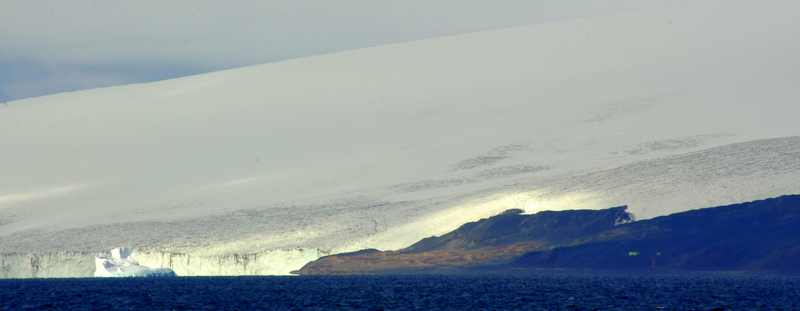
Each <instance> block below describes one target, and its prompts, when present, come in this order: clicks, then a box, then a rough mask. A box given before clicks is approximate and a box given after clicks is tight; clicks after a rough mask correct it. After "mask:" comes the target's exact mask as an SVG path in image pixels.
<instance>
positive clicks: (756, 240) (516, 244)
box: [294, 195, 800, 275]
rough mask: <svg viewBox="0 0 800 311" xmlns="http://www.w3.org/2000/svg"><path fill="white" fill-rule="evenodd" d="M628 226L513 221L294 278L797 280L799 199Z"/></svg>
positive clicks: (614, 219) (577, 216) (575, 215)
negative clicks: (673, 275)
mask: <svg viewBox="0 0 800 311" xmlns="http://www.w3.org/2000/svg"><path fill="white" fill-rule="evenodd" d="M632 220H633V215H631V214H629V213H626V212H625V207H617V208H611V209H606V210H600V211H588V210H573V211H559V212H552V211H546V212H540V213H537V214H535V215H520V214H519V211H510V212H506V213H503V214H501V215H497V216H494V217H491V218H488V219H483V220H480V221H478V222H474V223H468V224H465V225H464V226H462V227H460V228H458V229H457V230H455V231H453V232H450V233H448V234H445V235H443V236H440V237H431V238H427V239H423V240H421V241H419V242H418V243H416V244H414V245H412V246H410V247H408V248H405V249H402V250H399V251H391V252H378V251H375V250H372V251H362V252H357V253H350V254H339V255H332V256H327V257H323V258H320V259H319V260H317V261H314V262H311V263H309V264H307V265H306V266H305V267H303V269H300V270H298V271H295V272H294V273H296V274H301V275H306V274H377V273H409V272H414V273H420V272H426V271H427V272H431V271H433V270H440V271H441V270H442V269H449V270H452V269H461V270H464V271H466V272H469V271H476V270H477V269H479V270H486V269H491V270H509V271H511V269H578V270H622V271H629V272H642V271H648V272H649V271H653V270H654V269H655V270H656V271H704V272H721V271H726V272H730V271H746V272H759V273H760V272H769V273H798V272H800V245H798V242H797V241H800V195H790V196H783V197H779V198H774V199H767V200H761V201H754V202H748V203H742V204H735V205H728V206H722V207H716V208H706V209H699V210H692V211H688V212H683V213H677V214H672V215H669V216H662V217H657V218H653V219H649V220H643V221H637V222H632ZM514 271H516V270H514Z"/></svg>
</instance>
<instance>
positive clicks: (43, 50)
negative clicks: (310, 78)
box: [0, 0, 696, 97]
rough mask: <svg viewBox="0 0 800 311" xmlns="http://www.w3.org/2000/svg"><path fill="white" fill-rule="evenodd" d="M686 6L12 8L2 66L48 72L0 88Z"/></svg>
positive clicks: (453, 2) (229, 64) (68, 4)
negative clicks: (129, 67) (136, 67)
mask: <svg viewBox="0 0 800 311" xmlns="http://www.w3.org/2000/svg"><path fill="white" fill-rule="evenodd" d="M687 2H696V1H692V0H670V1H666V0H665V1H648V2H645V1H639V0H636V1H632V0H617V1H608V0H600V1H562V0H545V1H528V0H508V1H502V2H496V1H475V0H440V1H428V0H406V1H387V0H375V1H350V0H315V1H288V0H287V1H237V2H223V1H202V0H201V1H186V0H179V1H152V0H145V1H99V0H98V1H91V0H89V1H87V0H76V1H54V0H48V1H7V2H4V3H3V7H4V8H3V10H0V66H17V67H19V65H20V64H23V65H25V64H33V66H34V67H35V68H34V69H33V70H37V68H39V69H41V68H44V70H45V71H46V73H45V74H43V75H41V77H40V78H38V79H32V78H31V77H33V76H30V75H28V76H26V75H20V76H11V75H10V74H8V73H0V75H3V76H0V81H4V82H2V83H4V84H3V85H0V88H1V89H4V90H5V91H6V93H8V94H10V95H12V96H15V95H13V94H33V93H36V92H34V91H32V90H33V89H36V88H37V87H34V86H32V85H33V84H36V83H39V84H59V83H60V84H64V83H67V84H69V83H72V84H70V85H67V84H64V85H62V86H61V87H49V88H50V89H54V90H57V89H79V88H88V87H97V86H105V85H109V84H113V83H117V84H120V83H132V82H145V81H146V80H147V79H145V78H144V77H142V76H139V75H144V76H152V74H148V73H143V72H139V73H135V74H130V73H123V72H118V73H111V72H112V71H114V70H117V69H120V70H123V69H125V68H124V67H126V66H125V64H147V65H145V66H144V67H151V68H158V67H160V66H161V65H164V64H172V65H169V66H167V67H176V68H182V69H180V70H178V71H176V72H174V73H173V74H168V75H161V76H162V77H167V78H171V77H177V76H180V75H181V74H194V73H201V72H208V71H214V70H220V69H226V68H233V67H239V66H246V65H253V64H259V63H265V62H272V61H278V60H284V59H290V58H297V57H305V56H311V55H318V54H323V53H331V52H337V51H342V50H348V49H356V48H362V47H369V46H376V45H383V44H390V43H397V42H403V41H410V40H419V39H426V38H432V37H439V36H446V35H454V34H461V33H468V32H475V31H484V30H491V29H498V28H506V27H513V26H521V25H529V24H535V23H543V22H550V21H557V20H564V19H570V18H578V17H586V16H592V15H602V14H612V13H617V12H624V11H630V10H640V9H647V8H652V7H658V6H665V5H675V4H683V3H687ZM20 59H23V60H26V61H24V62H20V61H19V60H20ZM155 64H157V66H156V65H155ZM36 66H38V67H36ZM187 68H189V69H187ZM98 70H99V71H100V72H101V73H102V72H105V74H101V75H100V78H99V79H100V80H99V81H102V83H101V82H98V83H93V81H94V80H95V79H98V72H97V71H98ZM93 71H94V72H93ZM89 73H91V74H93V75H87V74H89ZM156 76H157V75H156ZM9 79H11V80H14V81H8V80H9ZM19 80H23V81H19ZM36 81H38V82H36ZM150 81H153V80H150ZM24 88H27V89H28V90H27V91H23V89H24ZM38 88H39V89H41V90H42V92H44V91H45V89H47V88H48V87H42V86H39V87H38ZM20 96H22V97H26V96H30V95H20ZM15 97H18V96H15Z"/></svg>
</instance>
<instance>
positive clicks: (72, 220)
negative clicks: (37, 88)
mask: <svg viewBox="0 0 800 311" xmlns="http://www.w3.org/2000/svg"><path fill="white" fill-rule="evenodd" d="M797 12H800V2H795V1H758V2H755V1H709V2H704V3H701V4H695V5H689V6H684V7H675V8H666V9H658V10H653V11H642V12H632V13H625V14H619V15H612V16H603V17H595V18H587V19H580V20H572V21H565V22H558V23H551V24H542V25H534V26H529V27H520V28H512V29H505V30H497V31H490V32H482V33H475V34H467V35H461V36H453V37H444V38H437V39H431V40H424V41H417V42H409V43H402V44H395V45H388V46H381V47H375V48H368V49H361V50H354V51H347V52H342V53H335V54H328V55H321V56H315V57H309V58H302V59H296V60H290V61H283V62H277V63H269V64H264V65H259V66H252V67H245V68H239V69H233V70H227V71H221V72H215V73H210V74H204V75H198V76H192V77H186V78H180V79H174V80H168V81H162V82H156V83H148V84H137V85H127V86H120V87H111V88H103V89H95V90H88V91H80V92H74V93H64V94H58V95H53V96H46V97H41V98H35V99H27V100H19V101H12V102H8V103H6V104H3V105H0V253H20V254H21V253H35V254H50V253H56V252H59V251H69V252H95V251H100V250H104V249H111V248H113V247H116V246H117V245H133V246H134V247H135V248H137V249H140V250H141V251H140V254H146V253H148V252H149V253H152V254H162V255H158V256H152V257H153V258H154V259H153V260H154V261H155V260H163V258H167V257H169V258H172V256H173V255H174V256H183V257H181V258H186V263H188V262H191V261H190V260H189V257H191V256H195V258H201V257H202V258H206V259H207V258H214V256H219V258H223V257H224V258H229V257H230V256H234V258H239V257H238V256H240V255H242V256H244V255H246V254H249V255H248V256H250V257H252V258H256V257H258V256H259V254H262V255H261V257H260V258H274V257H269V256H275V254H283V253H285V254H287V255H286V257H285V258H283V257H281V258H283V259H275V260H274V261H275V262H281V263H280V265H281V266H280V267H282V268H280V269H277V270H276V269H274V267H273V268H270V267H269V265H270V262H271V261H270V260H256V261H257V262H260V263H259V265H262V266H263V267H260V268H258V269H255V268H254V269H255V270H251V271H262V272H263V271H270V272H269V273H286V272H288V271H290V270H292V269H296V268H299V266H302V264H304V263H305V262H307V261H309V260H312V259H314V258H315V257H316V256H318V255H324V254H327V253H335V252H342V251H352V250H356V249H361V248H367V247H373V248H378V249H396V248H401V247H405V246H408V245H410V244H412V243H413V242H416V241H417V240H419V239H421V238H424V237H428V236H431V235H439V234H443V233H445V232H448V231H451V230H453V229H455V228H457V227H458V226H460V225H461V224H463V223H465V222H468V221H474V220H477V219H480V218H483V217H488V216H491V215H493V214H496V213H499V212H501V211H503V210H506V209H509V208H515V207H516V208H523V209H525V210H526V211H527V212H530V213H532V212H536V211H538V210H542V209H552V210H559V209H576V208H590V209H600V208H608V207H612V206H619V205H628V206H629V211H630V212H632V213H634V214H636V215H637V217H638V218H639V219H644V218H651V217H655V216H659V215H665V214H670V213H674V212H680V211H685V210H689V209H695V208H701V207H709V206H717V205H724V204H731V203H738V202H744V201H750V200H756V199H764V198H768V197H774V196H778V195H783V194H794V193H800V178H797V176H800V175H798V173H800V122H797V118H798V116H800V101H799V100H800V87H798V86H800V40H796V38H800V20H798V19H797V18H796V16H797V14H796V13H797ZM276 252H277V253H276ZM281 252H283V253H281ZM164 254H170V255H164ZM265 254H270V255H269V256H267V255H265ZM308 254H314V255H313V256H308ZM159 256H160V257H159ZM144 257H145V256H142V258H140V260H141V261H142V264H145V265H152V266H159V265H162V264H164V263H163V262H147V261H145V258H144ZM250 257H249V258H250ZM15 258H16V257H15ZM20 258H22V257H20ZM156 258H162V259H156ZM287 258H291V259H287ZM220 260H221V259H220ZM236 260H238V259H236ZM236 260H234V263H231V265H234V264H238V265H243V266H244V265H245V264H243V263H241V262H239V263H235V261H236ZM212 261H213V259H212ZM256 261H254V262H256ZM288 261H290V263H287V262H288ZM219 262H220V263H221V262H222V261H219ZM171 263H172V260H171V259H170V260H169V263H168V264H164V266H170V264H171ZM187 269H189V270H187V271H203V270H202V269H200V268H199V267H193V268H187ZM192 269H194V270H192ZM226 269H228V268H220V270H218V271H233V270H230V269H228V270H226ZM215 271H216V270H215ZM237 271H239V270H237ZM275 271H277V272H275ZM176 272H177V273H178V274H180V275H190V274H191V273H192V272H189V274H184V272H181V271H179V270H177V269H176ZM6 274H7V275H10V274H8V273H6ZM197 274H203V272H197ZM48 275H50V274H48Z"/></svg>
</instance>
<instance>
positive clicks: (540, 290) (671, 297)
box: [0, 274, 800, 310]
mask: <svg viewBox="0 0 800 311" xmlns="http://www.w3.org/2000/svg"><path fill="white" fill-rule="evenodd" d="M0 308H2V309H3V310H800V277H798V276H733V275H602V274H588V275H587V274H564V275H513V274H512V275H382V276H294V277H291V276H289V277H278V276H263V277H258V276H247V277H175V278H69V279H67V278H65V279H3V280H0Z"/></svg>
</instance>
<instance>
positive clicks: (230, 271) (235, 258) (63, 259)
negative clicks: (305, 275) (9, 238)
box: [0, 249, 327, 278]
mask: <svg viewBox="0 0 800 311" xmlns="http://www.w3.org/2000/svg"><path fill="white" fill-rule="evenodd" d="M123 255H124V253H123V252H120V254H119V255H118V257H120V258H122V259H124V260H126V261H127V262H131V258H130V255H128V256H123ZM323 255H327V253H325V252H319V251H317V250H316V249H294V250H271V251H264V252H256V253H248V254H223V255H213V254H182V253H171V252H152V251H144V252H137V254H136V256H135V258H133V259H134V260H135V261H136V262H138V263H139V264H141V266H140V267H143V266H149V267H164V268H168V269H170V270H171V271H173V273H174V274H176V275H180V276H199V275H205V276H220V275H285V274H288V273H289V271H293V270H297V269H300V268H301V267H302V266H303V265H305V264H306V263H308V262H309V261H313V260H316V259H317V258H319V257H320V256H323ZM115 256H117V255H114V253H113V251H112V254H111V255H110V256H109V255H107V254H105V255H101V256H97V254H96V253H84V252H54V253H39V254H37V253H9V254H0V278H69V277H93V276H116V275H105V274H115V270H114V269H113V267H108V268H106V265H105V264H103V269H104V270H106V272H105V273H104V272H102V271H100V270H99V269H100V264H101V262H102V261H108V262H109V263H113V262H116V263H117V264H116V265H118V266H124V265H125V264H124V263H119V260H117V259H115ZM101 257H104V258H103V259H101ZM109 259H110V260H109ZM109 269H110V270H111V271H108V270H109ZM121 270H123V272H124V270H131V268H122V269H121ZM149 271H150V272H153V271H152V269H150V270H149ZM98 272H100V274H103V275H98ZM142 272H144V271H141V272H131V273H128V274H136V273H142ZM155 272H159V271H155ZM162 272H163V271H162ZM122 274H124V273H122ZM119 276H135V275H119Z"/></svg>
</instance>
